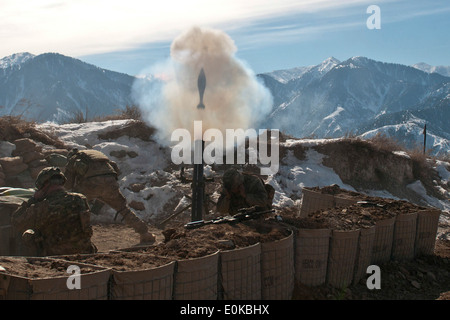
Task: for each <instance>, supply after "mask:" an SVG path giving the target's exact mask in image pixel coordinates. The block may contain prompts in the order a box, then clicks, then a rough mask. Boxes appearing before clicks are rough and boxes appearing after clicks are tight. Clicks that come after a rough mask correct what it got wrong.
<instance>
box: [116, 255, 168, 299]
mask: <svg viewBox="0 0 450 320" xmlns="http://www.w3.org/2000/svg"><path fill="white" fill-rule="evenodd" d="M175 263H176V262H175V261H173V262H171V263H169V264H166V265H163V266H160V267H155V268H151V269H147V270H136V271H117V270H112V271H111V272H112V279H111V291H110V299H111V300H171V299H172V294H173V273H174V268H175Z"/></svg>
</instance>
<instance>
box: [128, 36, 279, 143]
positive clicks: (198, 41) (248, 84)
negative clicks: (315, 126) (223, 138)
mask: <svg viewBox="0 0 450 320" xmlns="http://www.w3.org/2000/svg"><path fill="white" fill-rule="evenodd" d="M236 51H237V48H236V46H235V43H234V41H233V40H232V39H231V38H230V37H229V36H228V35H227V34H226V33H224V32H222V31H220V30H215V29H209V28H200V27H193V28H191V29H189V30H187V31H186V32H184V33H182V34H180V35H179V36H178V37H177V38H176V39H174V41H173V42H172V45H171V52H170V58H169V59H168V60H167V61H164V62H161V63H159V64H157V65H154V66H152V67H151V68H150V69H149V70H146V71H147V72H150V73H151V74H152V80H151V81H146V80H143V79H140V80H137V81H136V82H135V84H134V86H133V96H134V99H135V101H136V103H137V104H138V105H139V106H140V108H141V110H142V113H143V115H144V118H145V120H146V121H147V122H148V123H149V124H150V125H152V126H154V127H156V128H157V129H158V133H159V138H160V140H161V142H162V143H165V144H167V143H169V142H170V135H171V133H172V132H173V131H174V130H175V129H179V128H184V129H187V130H189V131H190V132H191V136H193V126H194V121H197V120H201V121H202V126H203V131H205V130H207V129H210V128H214V129H219V130H221V131H222V132H225V130H226V129H244V130H246V129H248V128H251V127H252V126H253V125H255V124H256V123H258V121H260V120H261V119H263V118H264V117H266V116H267V114H268V113H269V112H270V111H271V109H272V103H273V99H272V96H271V94H270V92H269V90H268V89H267V88H266V87H265V86H264V85H263V84H262V82H260V80H259V79H257V77H256V75H255V74H254V73H253V71H252V70H251V69H250V68H248V67H247V66H246V65H245V63H244V62H242V61H240V60H239V59H238V58H236V56H235V53H236ZM202 68H203V70H204V72H205V75H206V90H205V92H204V98H203V102H204V105H205V109H197V105H198V104H199V102H200V97H199V91H198V87H197V79H198V76H199V73H200V71H201V69H202Z"/></svg>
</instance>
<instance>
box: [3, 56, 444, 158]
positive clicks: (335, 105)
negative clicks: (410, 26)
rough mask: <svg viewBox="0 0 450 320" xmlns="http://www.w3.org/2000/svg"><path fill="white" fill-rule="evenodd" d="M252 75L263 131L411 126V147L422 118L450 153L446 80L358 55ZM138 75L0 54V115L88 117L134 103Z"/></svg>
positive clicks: (307, 133) (327, 133)
mask: <svg viewBox="0 0 450 320" xmlns="http://www.w3.org/2000/svg"><path fill="white" fill-rule="evenodd" d="M430 70H431V69H430ZM257 76H258V78H259V79H260V80H261V81H262V82H264V84H265V85H266V87H267V88H268V89H269V90H270V91H271V93H272V95H273V98H274V99H273V100H274V104H273V109H272V110H271V112H270V114H269V115H268V116H267V117H266V119H265V121H264V122H263V123H259V124H257V126H259V127H260V128H271V129H279V130H281V131H283V132H284V133H286V134H289V135H293V136H296V137H312V136H313V137H317V138H323V137H339V136H343V135H346V134H349V133H352V134H357V135H363V134H364V133H366V132H377V130H378V132H383V131H386V130H385V129H386V128H387V126H390V127H389V128H392V126H393V125H406V124H408V125H409V129H408V130H414V132H415V134H414V139H413V138H412V137H409V138H408V139H406V138H405V134H402V135H400V134H399V135H398V136H397V137H396V138H398V139H399V140H404V141H408V143H409V144H411V145H412V144H417V143H420V141H421V140H422V138H423V136H422V137H421V132H422V128H421V127H422V126H423V125H424V124H425V123H427V125H428V128H429V132H430V133H433V134H434V135H435V136H436V137H437V138H436V139H435V140H436V141H437V140H440V141H441V142H439V143H438V144H437V145H436V146H434V145H433V144H432V143H433V142H432V141H430V146H432V148H431V149H432V152H433V154H439V153H447V154H448V153H449V152H450V151H449V147H448V146H449V145H450V143H449V138H448V137H449V136H450V123H448V122H447V121H446V120H445V119H446V117H445V115H447V114H448V111H447V110H449V106H450V77H446V76H444V75H441V74H439V73H437V72H431V73H430V72H427V71H423V70H420V69H419V68H417V67H413V66H406V65H402V64H397V63H387V62H381V61H376V60H373V59H370V58H367V57H362V56H355V57H351V58H349V59H347V60H344V61H340V60H338V59H336V58H334V57H329V58H327V59H325V60H324V61H322V62H321V63H319V64H317V65H313V66H308V67H297V68H293V69H286V70H277V71H274V72H269V73H263V74H258V75H257ZM137 79H139V80H140V81H148V79H147V80H146V79H145V78H138V77H135V76H130V75H127V74H124V73H119V72H114V71H109V70H106V69H101V68H99V67H97V66H95V65H92V64H88V63H85V62H83V61H81V60H79V59H75V58H71V57H67V56H64V55H61V54H58V53H44V54H40V55H33V54H31V53H27V52H24V53H17V54H13V55H11V56H8V57H4V58H3V59H0V115H22V116H24V117H26V118H31V119H32V120H35V121H38V122H45V121H54V122H59V123H63V122H67V121H68V120H70V118H71V117H73V116H74V115H75V114H79V113H81V114H84V115H85V118H89V117H91V118H92V117H95V116H97V117H100V116H103V115H110V114H112V113H114V112H115V111H117V110H119V109H123V108H125V107H126V106H127V105H136V103H135V101H134V100H133V98H132V95H131V91H132V86H133V83H134V81H136V80H137ZM447 119H448V118H447ZM407 127H408V126H407ZM383 128H384V129H383ZM442 139H443V140H442ZM431 140H433V139H431ZM442 141H444V143H442ZM442 146H447V147H442Z"/></svg>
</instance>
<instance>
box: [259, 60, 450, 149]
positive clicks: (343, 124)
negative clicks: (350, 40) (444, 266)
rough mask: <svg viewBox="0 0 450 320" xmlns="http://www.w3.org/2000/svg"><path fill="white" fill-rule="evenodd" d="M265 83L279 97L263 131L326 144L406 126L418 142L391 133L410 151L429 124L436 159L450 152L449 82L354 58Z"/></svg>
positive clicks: (399, 132) (402, 67) (327, 62)
mask: <svg viewBox="0 0 450 320" xmlns="http://www.w3.org/2000/svg"><path fill="white" fill-rule="evenodd" d="M279 74H281V72H280V71H277V75H279ZM286 74H287V73H286ZM262 78H263V80H264V82H265V84H266V86H267V87H269V89H270V90H271V91H272V92H273V94H274V96H275V97H276V99H274V100H275V105H274V109H273V112H272V114H271V115H270V117H269V118H268V119H267V121H266V122H265V123H264V124H262V126H265V127H268V128H272V129H280V130H282V131H284V132H285V133H287V134H291V135H293V136H296V137H311V136H313V137H317V138H323V137H340V136H343V135H345V134H349V133H352V134H358V135H361V134H364V133H365V132H367V131H371V132H375V131H376V130H377V129H379V128H383V127H385V126H388V125H389V126H393V125H396V126H397V128H399V125H406V124H407V126H406V127H408V129H409V130H412V131H413V132H415V138H414V139H412V137H409V138H408V139H406V140H405V135H404V132H406V131H407V130H406V129H405V131H402V130H389V132H390V133H395V137H396V138H397V139H399V140H400V141H404V142H406V143H407V144H409V146H411V145H413V144H414V143H417V142H418V141H420V139H421V140H423V135H422V137H420V136H421V134H422V132H423V126H424V124H425V123H427V126H428V130H429V131H428V133H430V134H433V135H434V136H436V138H435V139H430V140H429V145H428V147H430V148H434V149H433V152H434V153H439V152H448V150H449V149H448V146H449V141H450V140H449V138H450V120H449V119H450V117H448V113H449V111H448V110H449V109H450V78H448V77H444V76H442V75H440V74H437V73H427V72H424V71H421V70H418V69H417V68H413V67H409V66H405V65H400V64H392V63H383V62H378V61H374V60H371V59H368V58H365V57H353V58H350V59H348V60H346V61H343V62H339V61H337V60H336V59H334V58H329V59H327V60H325V61H324V62H323V63H321V64H319V65H317V66H315V67H309V68H308V70H306V71H303V73H301V74H300V75H299V76H297V77H295V78H293V79H291V80H288V81H284V82H280V81H277V80H276V79H275V77H273V76H272V75H271V73H269V74H266V75H264V76H263V77H262ZM267 78H271V80H272V81H267V80H268V79H267ZM286 80H287V79H286ZM274 81H276V83H274ZM279 92H283V97H280V96H279V95H277V93H279ZM405 112H406V113H405ZM404 113H405V115H404V116H401V115H403V114H404ZM406 115H409V116H407V117H406ZM446 116H447V117H446ZM374 130H375V131H374ZM384 132H388V130H384ZM442 139H443V140H444V141H443V140H442ZM445 140H447V141H445ZM432 141H435V142H436V144H435V145H434V144H432ZM438 141H439V142H438ZM413 142H414V143H413ZM442 146H447V148H446V149H442Z"/></svg>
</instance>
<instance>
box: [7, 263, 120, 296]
mask: <svg viewBox="0 0 450 320" xmlns="http://www.w3.org/2000/svg"><path fill="white" fill-rule="evenodd" d="M27 259H28V260H30V259H31V260H41V261H51V260H55V259H52V258H33V257H29V258H27ZM56 260H58V259H56ZM59 261H63V260H59ZM64 262H65V263H66V266H67V267H68V266H69V265H70V264H71V263H70V262H69V261H64ZM77 265H78V266H87V267H89V268H90V269H94V270H97V271H94V272H91V273H85V274H81V275H80V278H79V279H80V289H76V290H70V289H69V288H68V287H67V280H68V279H69V277H70V275H69V274H67V276H58V277H49V278H36V279H35V278H28V277H21V276H16V275H10V274H4V273H3V274H0V298H3V299H5V300H107V299H108V296H109V294H108V287H109V280H110V276H111V270H110V269H108V268H104V267H100V266H94V265H87V264H82V263H77ZM2 291H3V295H4V296H3V297H2V296H1V292H2Z"/></svg>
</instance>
